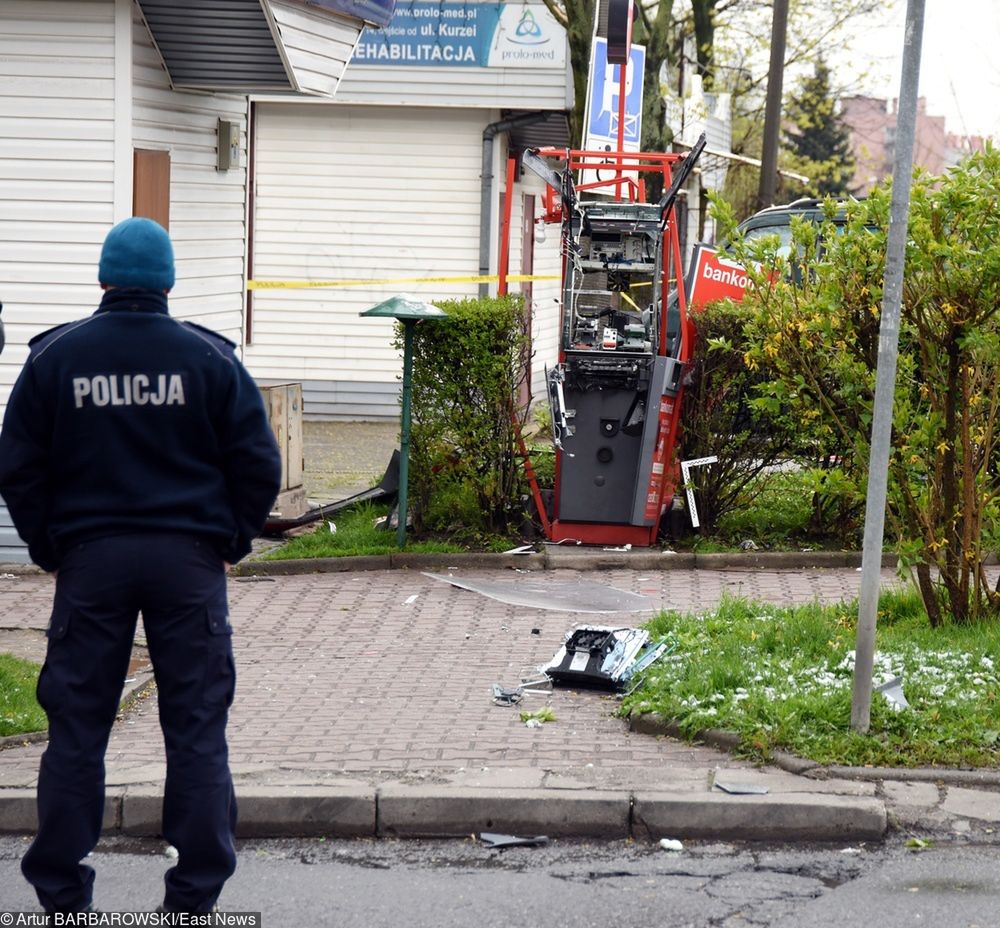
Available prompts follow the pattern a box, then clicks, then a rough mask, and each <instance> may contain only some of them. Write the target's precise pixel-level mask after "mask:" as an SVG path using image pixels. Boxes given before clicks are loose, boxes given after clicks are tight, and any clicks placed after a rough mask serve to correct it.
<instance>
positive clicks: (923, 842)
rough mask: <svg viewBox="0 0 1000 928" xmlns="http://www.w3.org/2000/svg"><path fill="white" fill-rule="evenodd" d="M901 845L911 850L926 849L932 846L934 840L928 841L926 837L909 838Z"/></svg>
mask: <svg viewBox="0 0 1000 928" xmlns="http://www.w3.org/2000/svg"><path fill="white" fill-rule="evenodd" d="M903 847H905V848H908V849H909V850H911V851H926V850H928V849H929V848H932V847H934V842H933V841H928V840H927V839H926V838H910V840H909V841H907V842H906V844H904V845H903Z"/></svg>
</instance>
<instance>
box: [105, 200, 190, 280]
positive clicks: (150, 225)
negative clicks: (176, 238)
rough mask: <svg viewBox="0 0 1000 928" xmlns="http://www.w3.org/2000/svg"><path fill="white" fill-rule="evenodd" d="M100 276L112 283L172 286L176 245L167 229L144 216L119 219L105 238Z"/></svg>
mask: <svg viewBox="0 0 1000 928" xmlns="http://www.w3.org/2000/svg"><path fill="white" fill-rule="evenodd" d="M97 279H98V281H99V282H100V283H102V284H106V285H107V286H109V287H140V288H141V289H143V290H157V291H163V290H170V289H171V288H172V287H173V285H174V246H173V245H171V244H170V236H169V235H167V230H166V229H164V228H163V226H161V225H160V224H159V223H157V222H153V220H152V219H144V218H143V217H141V216H133V217H132V218H131V219H126V220H124V221H123V222H119V223H118V225H116V226H115V227H114V228H113V229H112V230H111V231H110V232H109V233H108V237H107V238H106V239H105V240H104V247H103V248H102V249H101V264H100V267H99V268H98V270H97Z"/></svg>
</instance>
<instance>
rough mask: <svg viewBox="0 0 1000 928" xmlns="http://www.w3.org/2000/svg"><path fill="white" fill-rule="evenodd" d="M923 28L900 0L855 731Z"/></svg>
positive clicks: (870, 654)
mask: <svg viewBox="0 0 1000 928" xmlns="http://www.w3.org/2000/svg"><path fill="white" fill-rule="evenodd" d="M923 33H924V0H908V2H907V6H906V28H905V33H904V39H903V74H902V79H901V81H900V91H899V112H898V115H897V119H896V149H895V153H894V156H893V166H892V202H891V205H890V208H889V241H888V244H887V246H886V256H885V287H884V289H883V295H882V318H881V321H880V323H879V345H878V365H877V369H876V374H875V406H874V410H873V415H872V439H871V452H870V456H869V459H868V497H867V500H866V503H865V535H864V545H863V549H862V558H861V591H860V593H859V594H858V634H857V643H856V645H855V661H854V691H853V696H852V699H851V728H853V729H854V730H855V731H860V732H866V731H868V726H869V724H870V723H871V701H872V664H873V663H874V659H875V619H876V614H877V611H878V594H879V586H880V579H881V578H880V573H881V569H882V540H883V537H884V532H885V501H886V487H887V484H888V478H889V448H890V442H891V439H892V405H893V397H894V395H895V392H896V358H897V355H898V349H899V317H900V307H901V305H902V302H903V270H904V264H905V258H906V236H907V220H908V217H909V211H910V181H911V179H912V175H913V141H914V136H915V135H916V123H917V85H918V83H919V80H920V45H921V42H922V40H923Z"/></svg>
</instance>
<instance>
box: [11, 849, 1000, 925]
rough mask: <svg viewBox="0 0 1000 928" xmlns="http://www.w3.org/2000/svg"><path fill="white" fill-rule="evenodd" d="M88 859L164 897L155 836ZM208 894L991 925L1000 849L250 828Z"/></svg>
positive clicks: (26, 900) (113, 904)
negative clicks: (509, 845) (325, 835)
mask: <svg viewBox="0 0 1000 928" xmlns="http://www.w3.org/2000/svg"><path fill="white" fill-rule="evenodd" d="M25 843H26V842H25V839H20V838H9V837H8V838H2V839H0V913H2V912H3V911H11V910H31V909H33V908H35V906H34V904H33V897H32V893H31V891H30V889H29V888H28V887H27V885H26V884H25V883H24V882H23V880H22V879H21V877H20V873H19V872H18V869H17V860H18V858H19V857H20V855H21V853H22V852H23V849H24V847H25ZM93 862H94V866H95V867H96V868H97V871H98V883H97V885H98V889H97V896H96V902H97V904H98V905H99V906H100V907H101V908H102V909H103V910H104V911H106V912H111V911H142V910H144V911H149V910H150V909H152V908H153V907H154V906H155V905H156V904H157V903H158V902H159V901H160V895H159V894H160V885H161V884H160V878H161V875H162V873H163V871H164V870H165V869H166V868H167V867H169V866H170V860H169V859H168V858H167V857H166V855H165V854H164V846H163V844H162V843H160V842H152V841H144V842H136V841H131V842H130V841H124V840H116V841H111V842H108V843H105V844H103V845H102V846H101V848H100V849H99V851H98V853H96V854H95V855H94V858H93ZM220 902H221V904H222V907H223V909H224V910H225V911H227V912H237V911H259V912H262V913H263V919H262V924H263V925H265V926H269V928H270V926H282V928H294V926H299V925H301V926H338V928H339V926H352V928H353V926H365V928H459V926H461V928H521V926H530V928H541V926H545V925H553V926H556V925H560V926H561V925H567V926H573V928H608V926H616V928H640V926H669V928H749V926H774V928H792V926H796V928H799V926H809V928H825V926H828V925H829V926H833V925H836V926H838V928H844V926H846V928H852V926H864V925H869V924H871V925H879V926H884V928H897V926H899V928H903V926H906V928H913V926H919V925H933V926H935V928H995V926H998V925H1000V849H998V848H992V847H990V848H985V847H970V846H967V845H966V846H950V847H938V848H932V849H929V850H925V851H922V852H919V853H914V852H912V851H907V850H905V849H903V848H901V847H899V846H898V845H897V846H894V847H883V846H878V845H873V846H854V847H849V848H842V847H803V846H794V847H780V846H761V845H735V844H697V843H692V844H688V845H686V846H685V847H684V848H683V850H681V851H679V852H671V851H666V850H663V849H661V848H660V847H659V846H658V845H655V844H641V843H631V842H609V843H579V842H553V843H552V844H550V845H548V846H547V847H541V848H514V849H509V850H505V851H497V850H490V849H487V848H485V847H484V846H482V845H481V844H480V843H478V842H475V841H472V840H468V841H448V842H426V841H402V842H400V841H373V840H359V841H323V840H309V841H266V842H252V843H251V842H246V843H243V844H242V845H241V848H240V860H239V869H238V870H237V873H236V875H235V876H234V877H233V879H232V880H231V881H230V882H229V883H228V884H227V886H226V889H225V892H224V893H223V897H222V899H221V900H220Z"/></svg>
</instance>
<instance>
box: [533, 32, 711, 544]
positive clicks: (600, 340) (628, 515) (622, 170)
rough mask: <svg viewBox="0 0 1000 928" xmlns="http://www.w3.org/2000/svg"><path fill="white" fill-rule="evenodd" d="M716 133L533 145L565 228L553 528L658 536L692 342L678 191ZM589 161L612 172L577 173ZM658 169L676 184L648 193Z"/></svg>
mask: <svg viewBox="0 0 1000 928" xmlns="http://www.w3.org/2000/svg"><path fill="white" fill-rule="evenodd" d="M609 28H610V26H609ZM608 55H609V60H610V59H611V55H612V50H611V42H610V41H609V52H608ZM621 60H622V61H623V62H624V61H626V60H627V48H626V51H625V57H623V58H622V59H621ZM612 63H615V62H612ZM624 70H625V68H624V67H622V66H619V71H624ZM622 80H624V77H622ZM624 97H625V94H624V92H622V93H620V94H619V99H620V100H621V101H622V102H623V101H624ZM623 125H624V119H623V118H622V114H620V118H619V126H620V127H621V126H623ZM704 145H705V140H704V136H702V138H701V139H700V140H699V142H698V144H697V145H696V146H695V147H694V148H693V149H692V151H691V152H690V153H689V154H688V155H687V156H683V155H680V154H669V153H644V152H639V153H637V152H625V151H623V150H622V147H623V146H622V139H621V133H619V144H618V151H613V152H609V151H600V152H596V151H574V150H568V149H555V148H541V149H535V150H533V151H527V152H525V153H524V154H523V156H522V166H523V167H525V168H527V169H529V170H531V171H533V172H534V173H536V174H538V175H539V176H540V177H541V178H542V179H543V180H544V181H545V182H546V195H545V204H546V214H545V216H544V217H543V219H544V221H547V222H559V223H560V224H561V230H562V234H561V248H562V297H561V318H560V332H559V360H558V364H556V366H555V367H554V368H552V369H551V370H548V371H547V372H546V378H547V387H548V394H549V403H550V408H551V413H552V429H553V440H554V443H555V446H556V477H555V492H554V495H553V496H554V498H553V511H552V518H551V519H549V518H548V516H547V515H546V514H543V516H542V523H543V529H544V531H545V533H546V535H547V536H548V538H549V539H550V540H551V541H555V542H560V541H576V542H580V543H583V544H599V545H618V546H620V545H626V544H628V545H634V546H647V545H652V544H654V543H655V541H656V538H657V533H658V530H659V525H660V519H661V515H662V514H663V512H664V510H665V509H666V508H667V507H669V505H670V503H671V500H672V496H673V492H674V488H675V486H676V483H677V478H676V476H675V474H676V466H675V460H674V446H675V444H676V441H677V438H678V425H679V418H680V407H681V394H682V391H683V373H684V366H685V362H686V361H687V360H688V358H689V356H690V352H691V346H692V331H691V328H690V324H689V322H688V319H687V305H686V297H685V291H684V280H683V278H684V274H683V272H682V270H681V268H682V258H681V250H680V241H679V238H678V228H677V216H676V212H675V209H674V203H675V199H676V197H677V193H678V192H679V190H680V189H681V187H682V186H683V184H684V182H685V180H686V178H687V177H688V175H689V174H690V172H691V170H692V169H693V167H694V164H695V162H696V161H697V158H698V156H699V155H700V154H701V151H702V149H703V148H704ZM587 171H591V172H599V173H597V174H596V176H597V177H598V178H599V179H598V180H596V181H594V182H591V183H579V184H575V183H574V175H576V176H578V177H579V176H587V175H584V174H583V172H587ZM577 172H580V173H579V174H578V173H577ZM649 172H657V173H658V174H659V175H660V176H661V177H662V180H663V184H662V189H663V190H665V191H666V193H665V194H664V196H663V197H662V198H661V199H660V200H659V201H658V202H655V203H647V202H645V177H646V176H648V174H649ZM592 176H593V175H592ZM595 191H599V192H600V193H602V194H603V196H602V195H595V193H594V192H595ZM588 194H589V197H588ZM530 473H531V471H530V467H529V474H530ZM538 499H539V497H538V495H537V493H536V502H537V501H538Z"/></svg>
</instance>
